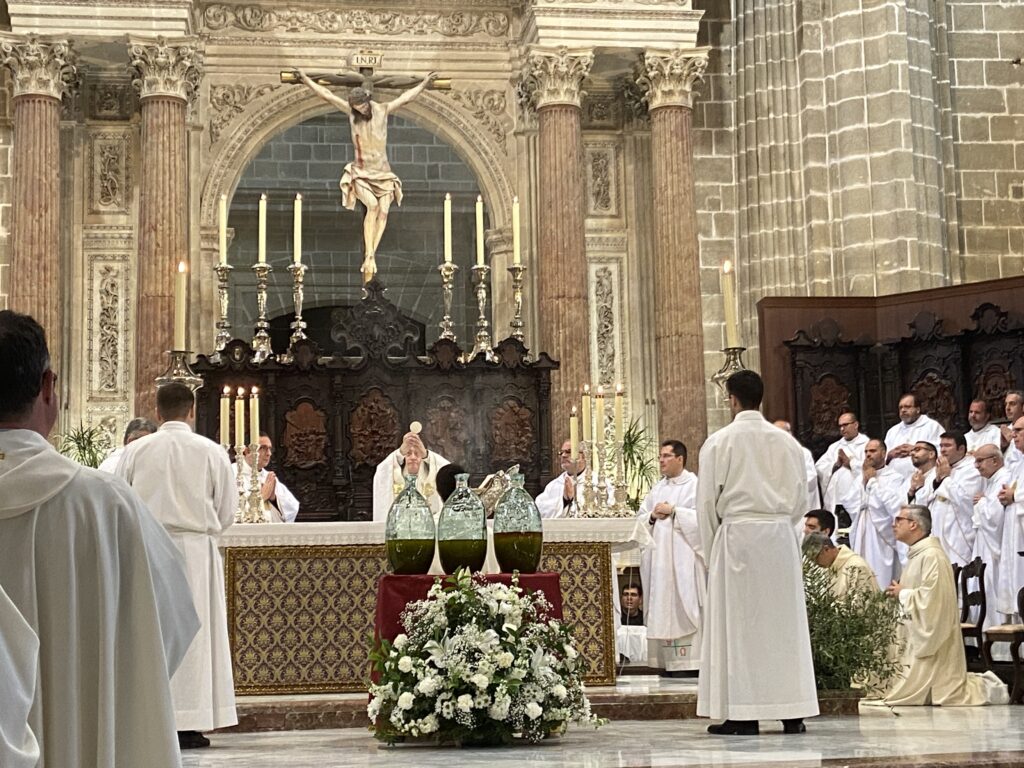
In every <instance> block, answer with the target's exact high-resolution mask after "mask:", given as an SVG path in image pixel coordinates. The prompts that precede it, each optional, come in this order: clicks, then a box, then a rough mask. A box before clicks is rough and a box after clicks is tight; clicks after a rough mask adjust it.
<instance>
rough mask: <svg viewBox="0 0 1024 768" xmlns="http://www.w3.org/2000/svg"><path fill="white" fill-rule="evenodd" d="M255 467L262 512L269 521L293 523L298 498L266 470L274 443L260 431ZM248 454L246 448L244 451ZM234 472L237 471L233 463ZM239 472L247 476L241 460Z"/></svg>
mask: <svg viewBox="0 0 1024 768" xmlns="http://www.w3.org/2000/svg"><path fill="white" fill-rule="evenodd" d="M256 450H257V453H256V467H257V469H258V471H259V473H260V475H259V480H260V495H261V496H262V497H263V513H264V515H265V516H266V518H267V520H268V521H269V522H271V523H294V522H295V518H296V516H297V515H298V514H299V500H298V499H296V498H295V496H294V495H293V494H292V492H291V491H289V490H288V487H287V486H286V485H285V484H284V483H282V482H281V481H280V480H279V479H278V478H277V473H276V472H272V471H269V470H267V465H268V464H269V463H270V459H271V457H272V456H273V455H274V443H273V441H272V440H271V439H270V435H268V434H267V433H266V432H260V442H259V447H258V448H257V449H256ZM246 453H247V454H248V450H247V451H246ZM234 466H235V473H236V474H237V473H238V471H239V467H238V463H237V462H236V463H235V465H234ZM241 472H242V474H244V475H245V476H246V477H247V478H248V477H249V465H248V463H246V462H242V467H241Z"/></svg>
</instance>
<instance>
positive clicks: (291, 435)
mask: <svg viewBox="0 0 1024 768" xmlns="http://www.w3.org/2000/svg"><path fill="white" fill-rule="evenodd" d="M281 449H283V452H284V463H285V465H286V466H289V467H296V468H298V469H310V468H311V467H315V466H317V465H319V464H324V463H325V462H326V461H327V414H326V413H324V412H323V411H322V410H321V409H320V408H317V407H316V406H315V405H313V403H312V402H310V401H309V400H301V401H299V402H297V403H295V404H294V405H293V406H292V407H291V408H290V409H289V410H288V412H287V413H285V415H284V433H283V434H282V435H281Z"/></svg>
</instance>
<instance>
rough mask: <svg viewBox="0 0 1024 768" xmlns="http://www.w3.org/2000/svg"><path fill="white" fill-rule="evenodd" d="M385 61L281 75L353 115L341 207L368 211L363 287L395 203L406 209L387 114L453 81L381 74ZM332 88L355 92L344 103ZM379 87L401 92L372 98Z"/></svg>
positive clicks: (371, 57)
mask: <svg viewBox="0 0 1024 768" xmlns="http://www.w3.org/2000/svg"><path fill="white" fill-rule="evenodd" d="M382 60H383V56H382V55H380V54H374V53H366V52H364V53H358V54H353V55H352V57H351V58H350V64H351V66H353V67H355V68H356V69H355V71H353V70H351V69H350V70H347V71H344V72H339V73H321V72H314V73H306V72H303V71H302V70H299V69H295V70H291V71H286V72H282V73H281V82H282V83H302V84H303V85H305V86H306V87H307V88H309V89H310V90H312V91H313V92H314V93H315V94H316V95H317V96H319V97H320V98H321V99H323V100H324V101H326V102H327V103H328V104H330V105H332V106H334V107H336V108H337V109H339V110H340V111H341V112H343V113H344V114H346V115H348V119H349V125H350V127H351V129H352V146H353V148H354V149H355V159H354V160H353V161H352V162H351V163H349V164H348V165H346V166H345V170H344V171H343V172H342V175H341V181H340V182H339V186H340V187H341V202H342V205H344V206H345V207H346V208H347V209H349V210H350V211H351V210H353V209H355V205H356V202H357V201H358V202H360V203H362V204H363V206H364V207H365V208H366V214H365V215H364V217H363V265H362V268H361V272H362V273H363V283H368V282H370V280H372V279H373V276H374V275H375V274H376V272H377V261H376V254H377V246H378V245H379V244H380V239H381V237H382V236H383V234H384V228H385V227H386V226H387V221H388V212H389V211H390V209H391V204H392V203H394V204H395V205H401V204H402V181H401V179H399V178H398V177H397V176H396V175H395V174H394V173H393V172H392V170H391V166H390V165H389V164H388V156H387V141H388V115H389V114H391V112H393V111H394V110H396V109H398V108H399V107H401V106H403V105H405V104H408V103H409V102H410V101H412V100H413V99H415V98H416V97H417V96H419V95H420V94H421V93H423V91H424V90H425V89H426V88H428V87H430V88H434V89H445V90H446V89H449V88H451V81H450V80H438V79H437V77H436V73H434V72H430V73H428V74H427V75H426V76H425V77H416V76H414V75H381V74H377V72H376V71H375V70H376V69H377V68H378V67H379V66H380V64H381V62H382ZM331 86H347V87H348V88H350V90H349V92H348V98H347V99H343V98H341V97H340V96H338V95H337V94H335V93H332V92H331V90H330V87H331ZM375 88H392V89H397V90H401V91H402V92H401V93H400V94H399V95H398V96H397V97H395V98H394V99H392V100H391V101H387V102H380V101H376V100H374V98H373V93H374V89H375Z"/></svg>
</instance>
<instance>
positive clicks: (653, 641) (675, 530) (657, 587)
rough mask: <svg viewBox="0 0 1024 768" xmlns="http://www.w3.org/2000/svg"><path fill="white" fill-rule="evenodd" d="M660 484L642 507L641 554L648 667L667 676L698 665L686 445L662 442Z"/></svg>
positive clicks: (700, 566)
mask: <svg viewBox="0 0 1024 768" xmlns="http://www.w3.org/2000/svg"><path fill="white" fill-rule="evenodd" d="M658 465H659V468H660V469H661V476H662V477H661V480H659V481H658V482H657V483H655V484H654V486H653V487H652V488H651V490H650V491H648V493H647V495H646V496H645V497H644V500H643V503H642V504H641V505H640V513H639V515H638V517H639V519H640V520H642V521H644V522H646V523H647V525H649V526H650V528H651V538H652V539H653V540H654V546H653V547H651V548H647V549H645V550H644V551H643V553H642V554H641V556H640V579H641V582H642V583H643V585H644V592H645V593H646V594H647V639H648V641H649V647H650V657H651V661H650V663H651V666H653V667H656V668H660V669H664V670H665V671H666V672H670V673H671V672H684V671H689V670H696V669H698V667H699V666H700V643H701V611H702V609H703V606H704V595H705V591H706V584H707V568H706V567H705V564H704V548H703V547H702V546H701V540H700V525H699V524H698V522H697V509H696V507H697V476H696V475H695V474H693V472H690V471H689V470H688V469H686V446H685V445H684V444H683V443H682V442H681V441H679V440H666V441H665V442H663V443H662V444H661V450H660V451H659V452H658Z"/></svg>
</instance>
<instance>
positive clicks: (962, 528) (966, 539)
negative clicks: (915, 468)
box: [928, 432, 985, 566]
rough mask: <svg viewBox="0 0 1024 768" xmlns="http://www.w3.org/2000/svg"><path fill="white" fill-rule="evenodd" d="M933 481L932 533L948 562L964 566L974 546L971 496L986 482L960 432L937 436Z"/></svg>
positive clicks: (929, 506)
mask: <svg viewBox="0 0 1024 768" xmlns="http://www.w3.org/2000/svg"><path fill="white" fill-rule="evenodd" d="M978 447H981V446H978ZM932 483H933V485H934V486H935V492H934V493H933V494H932V498H931V501H930V502H929V504H928V508H929V511H930V512H931V515H932V536H934V537H935V538H936V539H938V541H939V543H940V544H941V545H942V548H943V549H944V550H945V552H946V556H947V557H948V558H949V560H950V562H951V563H955V564H957V565H959V566H964V565H967V563H969V562H970V561H971V552H972V550H973V549H974V497H975V495H977V494H978V493H980V492H981V489H982V487H983V486H984V484H985V481H984V479H983V478H982V476H981V475H980V474H978V469H977V468H976V467H975V466H974V457H973V456H970V455H968V454H967V440H966V438H965V436H964V434H963V433H962V432H944V433H943V434H942V437H940V438H939V459H938V461H937V462H936V464H935V479H934V480H933V481H932Z"/></svg>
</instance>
